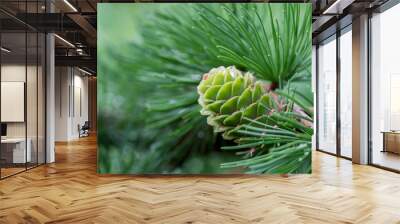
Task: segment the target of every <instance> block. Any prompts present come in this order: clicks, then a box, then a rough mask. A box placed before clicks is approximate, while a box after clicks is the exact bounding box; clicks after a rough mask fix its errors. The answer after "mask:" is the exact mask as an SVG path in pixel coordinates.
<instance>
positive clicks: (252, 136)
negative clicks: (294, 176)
mask: <svg viewBox="0 0 400 224" xmlns="http://www.w3.org/2000/svg"><path fill="white" fill-rule="evenodd" d="M288 92H296V90H291V91H286V92H285V91H280V92H279V94H280V95H281V96H282V99H284V100H283V102H284V104H283V106H284V107H285V109H284V110H281V111H276V110H273V111H270V112H269V113H268V116H265V119H266V122H259V121H256V120H251V119H247V118H246V119H247V120H248V121H249V123H248V124H245V125H242V126H240V127H239V128H238V129H237V130H236V132H237V133H238V134H239V135H241V136H242V137H241V138H239V140H238V143H239V144H238V145H237V146H227V147H223V149H224V150H228V151H236V152H237V154H239V155H242V156H243V157H244V159H242V160H239V161H234V162H228V163H224V164H222V167H224V168H232V167H246V168H248V169H249V171H248V173H253V174H258V173H274V174H286V173H310V172H311V140H312V135H313V129H312V122H313V112H312V110H310V108H312V106H313V104H312V98H311V99H310V98H308V99H307V98H303V99H300V97H299V96H298V95H297V94H294V93H292V94H290V93H288ZM300 102H309V103H300Z"/></svg>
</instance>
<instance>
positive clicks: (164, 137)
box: [98, 3, 313, 174]
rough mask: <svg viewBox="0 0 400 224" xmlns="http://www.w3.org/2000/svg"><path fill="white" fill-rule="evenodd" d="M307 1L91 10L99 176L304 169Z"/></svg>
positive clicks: (307, 145)
mask: <svg viewBox="0 0 400 224" xmlns="http://www.w3.org/2000/svg"><path fill="white" fill-rule="evenodd" d="M311 17H312V14H311V4H305V3H236V4H233V3H190V4H189V3H187V4H176V3H175V4H172V3H159V4H156V3H141V4H115V3H114V4H99V13H98V41H99V42H98V102H99V105H98V125H99V127H98V146H99V147H98V172H99V173H101V174H106V173H114V174H238V173H239V174H240V173H249V174H287V173H310V172H311V139H312V135H313V94H312V91H311V51H312V46H311V20H312V18H311Z"/></svg>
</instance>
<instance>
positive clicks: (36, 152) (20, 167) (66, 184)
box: [0, 0, 400, 223]
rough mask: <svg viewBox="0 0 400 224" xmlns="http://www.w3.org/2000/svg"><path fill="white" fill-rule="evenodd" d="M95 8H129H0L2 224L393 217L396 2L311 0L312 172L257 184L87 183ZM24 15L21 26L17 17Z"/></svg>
mask: <svg viewBox="0 0 400 224" xmlns="http://www.w3.org/2000/svg"><path fill="white" fill-rule="evenodd" d="M50 2H51V3H50ZM100 2H130V3H132V2H133V1H128V0H126V1H112V0H109V1H99V0H88V1H75V0H63V1H46V0H41V1H29V2H28V1H21V0H6V1H1V2H0V20H1V21H2V23H0V24H1V26H0V40H1V41H0V45H1V56H0V65H1V70H0V71H1V73H0V82H1V85H0V89H1V91H0V96H1V97H0V100H1V106H0V110H1V115H0V120H1V136H2V137H1V144H0V178H1V180H0V199H1V201H2V202H4V203H0V222H1V221H2V219H4V220H6V223H7V222H8V223H18V222H24V221H26V220H33V221H32V222H35V221H36V222H38V223H41V222H43V223H44V222H51V221H53V222H57V221H58V222H63V221H64V222H67V221H70V222H71V223H79V222H84V221H88V220H90V221H93V220H96V221H97V222H99V223H111V222H115V221H118V222H122V223H123V222H124V221H126V220H129V221H131V222H134V221H136V222H139V223H140V222H142V223H150V222H159V223H162V222H163V221H165V220H167V221H169V222H170V223H185V222H186V223H191V222H196V221H199V222H205V223H207V222H210V220H217V222H220V223H228V222H232V223H246V222H247V223H249V222H263V221H264V222H267V223H272V222H274V221H277V220H278V221H281V223H285V222H289V223H290V222H291V223H296V222H299V223H300V222H306V223H313V222H319V223H321V222H324V223H368V222H369V223H397V222H398V221H399V220H400V216H399V213H398V210H399V208H400V204H399V202H398V200H394V199H395V198H397V197H400V195H399V191H398V189H399V187H400V183H399V181H398V180H399V176H398V175H399V174H398V173H400V152H399V149H400V132H399V131H400V103H399V102H400V101H399V100H398V99H397V97H396V96H397V95H399V93H400V67H399V66H400V63H399V60H398V56H397V55H398V52H400V44H399V41H398V40H400V32H399V31H398V28H397V27H398V21H400V4H398V1H395V0H379V1H375V0H367V1H357V0H355V1H352V0H351V1H347V0H329V1H328V0H322V1H321V0H317V1H312V3H313V8H314V11H313V47H314V51H313V57H315V58H316V60H315V63H314V65H313V66H314V68H313V70H314V71H315V72H314V88H315V90H316V92H315V93H316V95H315V102H316V104H315V111H316V118H317V119H316V124H315V133H316V135H315V137H314V139H315V143H314V145H315V149H316V150H315V151H313V173H312V174H311V175H308V176H303V175H297V176H288V177H287V176H272V177H265V178H264V177H263V178H260V177H229V178H225V177H224V178H210V177H207V176H206V177H184V178H178V177H167V178H162V177H159V176H157V177H150V178H148V177H130V176H129V177H126V176H99V175H97V173H96V159H97V154H96V128H97V127H96V119H97V110H96V107H97V102H96V99H97V91H96V88H97V87H96V83H97V81H98V80H97V77H96V72H97V70H96V57H97V46H96V38H97V37H96V28H97V27H96V25H97V24H96V19H97V18H96V4H97V3H100ZM272 2H273V1H272ZM278 2H279V1H278ZM293 2H299V1H293ZM301 2H303V1H301ZM332 6H335V7H336V8H338V9H341V10H339V11H340V12H339V11H335V10H334V8H335V7H332ZM28 8H29V10H27V9H28ZM50 8H52V10H53V11H52V12H53V13H55V17H56V18H55V17H50V16H49V15H45V14H43V15H42V16H43V18H47V19H48V20H47V21H51V23H44V22H43V20H41V19H40V18H37V17H35V16H34V15H35V14H41V13H43V12H49V11H50V10H49V9H50ZM46 10H49V11H46ZM332 10H333V11H332ZM28 11H30V12H32V15H33V17H32V18H30V19H28V18H27V17H24V15H25V13H26V12H28ZM61 12H62V13H61ZM324 12H325V13H324ZM360 14H361V15H362V16H365V20H364V22H365V25H366V26H367V25H368V24H369V26H367V27H369V28H370V29H369V31H368V32H366V31H365V30H364V31H363V32H365V33H368V35H369V37H370V39H369V45H368V44H367V45H366V46H368V55H369V59H368V60H369V63H368V65H366V66H365V67H366V68H365V71H364V73H363V74H368V80H369V82H368V83H366V84H365V86H364V87H363V88H365V89H366V94H365V95H366V96H368V100H367V101H363V103H364V104H363V105H364V106H365V107H363V108H361V109H359V110H361V111H363V110H364V111H365V113H367V118H366V119H365V120H364V121H365V122H364V123H363V124H362V125H364V126H362V127H365V130H363V131H365V134H366V137H365V139H364V138H363V139H362V140H360V141H363V142H364V143H365V145H367V147H364V148H363V149H365V152H366V156H365V161H363V162H360V160H359V158H360V157H361V156H360V155H359V151H356V150H353V148H357V147H359V146H358V145H356V144H354V142H355V141H356V140H359V139H358V137H359V136H357V139H356V138H354V137H353V136H352V135H353V133H354V132H355V129H360V128H359V127H360V126H361V125H360V124H358V126H355V125H353V121H354V116H353V115H354V113H355V111H356V109H357V108H356V109H354V105H355V103H354V102H353V100H354V99H356V100H357V97H354V96H353V95H354V93H355V88H354V86H355V82H354V79H353V74H354V73H355V71H356V72H357V68H355V64H354V63H353V62H354V61H355V60H354V55H355V54H356V53H357V54H358V53H359V51H357V47H355V46H354V44H353V43H354V42H355V41H354V40H356V38H360V37H359V35H360V32H359V31H360V26H359V21H357V18H359V17H358V16H359V15H360ZM70 15H72V16H71V17H70ZM349 15H350V16H349ZM353 15H354V18H353V17H352V16H353ZM46 16H49V17H46ZM24 18H25V19H24ZM61 18H62V19H61ZM363 18H364V17H363ZM353 19H354V20H353ZM3 21H5V22H3ZM24 21H25V22H24ZM353 21H357V22H354V23H353ZM127 23H128V21H127ZM338 24H339V25H338ZM31 26H32V27H31ZM53 33H56V34H57V35H58V36H59V37H61V38H58V37H56V36H54V35H53ZM366 36H367V35H366ZM71 44H72V46H71ZM354 50H356V51H354ZM79 52H81V53H79ZM81 54H82V55H81ZM358 66H359V65H358ZM82 70H83V71H82ZM366 77H367V75H366ZM363 84H364V83H363ZM51 100H52V101H51ZM10 108H12V109H10ZM49 108H51V109H49ZM78 115H79V116H78ZM85 121H89V122H90V124H91V125H90V129H91V133H92V135H90V136H89V137H88V138H79V129H78V125H83V123H84V122H85ZM358 131H359V132H360V130H358ZM360 139H361V138H360ZM360 141H358V143H359V142H360ZM54 142H57V143H56V144H54ZM360 148H361V147H360ZM31 168H35V169H31ZM27 170H29V171H28V172H25V171H27ZM27 186H29V187H27ZM299 186H301V187H299ZM44 194H46V196H43V195H44ZM182 195H186V196H185V197H182ZM161 196H163V197H164V198H162V197H161ZM32 198H33V199H32ZM132 211H135V214H132ZM116 214H117V215H116ZM266 214H267V215H266ZM288 220H289V221H288Z"/></svg>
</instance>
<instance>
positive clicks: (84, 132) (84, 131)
mask: <svg viewBox="0 0 400 224" xmlns="http://www.w3.org/2000/svg"><path fill="white" fill-rule="evenodd" d="M89 129H90V123H89V121H85V123H84V124H83V125H82V127H81V126H80V125H79V124H78V132H79V138H81V137H87V136H89Z"/></svg>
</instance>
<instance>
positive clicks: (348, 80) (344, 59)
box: [340, 26, 353, 158]
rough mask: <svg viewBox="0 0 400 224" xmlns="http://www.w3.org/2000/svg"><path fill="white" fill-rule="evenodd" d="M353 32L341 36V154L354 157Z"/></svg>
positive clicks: (348, 28)
mask: <svg viewBox="0 0 400 224" xmlns="http://www.w3.org/2000/svg"><path fill="white" fill-rule="evenodd" d="M352 74H353V71H352V32H351V26H349V27H347V28H346V29H344V30H343V31H342V34H341V36H340V155H341V156H344V157H348V158H351V157H352V138H351V137H352V125H351V124H352V96H353V94H352Z"/></svg>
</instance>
